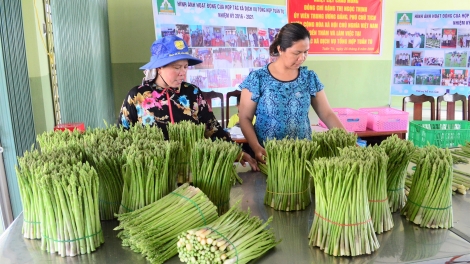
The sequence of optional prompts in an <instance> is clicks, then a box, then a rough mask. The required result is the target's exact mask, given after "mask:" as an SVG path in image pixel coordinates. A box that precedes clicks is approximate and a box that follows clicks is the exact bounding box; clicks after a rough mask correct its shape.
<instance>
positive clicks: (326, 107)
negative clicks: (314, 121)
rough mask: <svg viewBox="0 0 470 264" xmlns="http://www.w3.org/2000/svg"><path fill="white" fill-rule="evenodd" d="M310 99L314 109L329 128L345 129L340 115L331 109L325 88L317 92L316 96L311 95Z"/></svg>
mask: <svg viewBox="0 0 470 264" xmlns="http://www.w3.org/2000/svg"><path fill="white" fill-rule="evenodd" d="M310 101H311V102H310V103H311V104H312V107H313V110H315V112H316V113H317V115H318V117H319V118H320V119H321V121H323V123H325V125H326V126H327V127H328V128H329V129H331V128H334V127H337V128H342V129H345V128H344V126H343V124H342V123H341V121H339V118H338V116H337V115H336V114H335V113H334V112H333V110H332V109H331V107H330V103H328V99H327V98H326V94H325V91H324V90H321V91H319V92H317V93H316V95H315V96H312V97H311V99H310Z"/></svg>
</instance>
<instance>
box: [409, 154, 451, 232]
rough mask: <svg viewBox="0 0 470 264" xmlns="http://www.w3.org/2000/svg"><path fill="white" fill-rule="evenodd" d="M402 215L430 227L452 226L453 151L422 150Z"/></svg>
mask: <svg viewBox="0 0 470 264" xmlns="http://www.w3.org/2000/svg"><path fill="white" fill-rule="evenodd" d="M420 155H421V156H420V157H419V159H418V163H417V164H416V171H415V173H414V174H413V180H412V183H411V188H410V193H409V195H408V201H407V202H406V204H405V207H403V209H402V212H401V213H402V215H405V216H406V218H407V219H409V220H410V221H412V222H413V223H415V224H417V225H420V226H421V227H427V228H450V227H452V218H453V215H452V154H451V153H450V151H449V150H448V149H439V148H437V147H436V146H427V147H425V148H424V149H423V151H421V152H420Z"/></svg>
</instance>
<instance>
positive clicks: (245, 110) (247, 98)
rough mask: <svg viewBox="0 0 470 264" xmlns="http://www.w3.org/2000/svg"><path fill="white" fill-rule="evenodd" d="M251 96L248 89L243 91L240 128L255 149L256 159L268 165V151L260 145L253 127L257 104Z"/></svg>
mask: <svg viewBox="0 0 470 264" xmlns="http://www.w3.org/2000/svg"><path fill="white" fill-rule="evenodd" d="M251 95H252V93H251V92H250V91H248V89H243V90H242V94H241V98H240V106H239V111H238V118H239V119H240V120H239V123H240V128H241V129H242V133H243V135H244V136H245V138H246V139H247V141H248V144H249V145H250V147H251V149H253V151H254V153H255V158H256V159H257V160H258V161H259V162H261V163H266V162H265V160H264V156H266V150H265V149H264V148H263V147H262V146H261V144H259V142H258V138H257V137H256V134H255V129H254V127H253V117H254V115H255V110H256V106H257V104H256V103H255V102H253V101H252V100H251Z"/></svg>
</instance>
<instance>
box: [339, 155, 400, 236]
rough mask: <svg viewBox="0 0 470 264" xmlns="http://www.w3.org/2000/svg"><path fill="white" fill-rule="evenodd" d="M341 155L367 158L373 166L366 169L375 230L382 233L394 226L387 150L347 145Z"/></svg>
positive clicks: (358, 158) (352, 157)
mask: <svg viewBox="0 0 470 264" xmlns="http://www.w3.org/2000/svg"><path fill="white" fill-rule="evenodd" d="M341 156H342V157H345V158H351V159H356V160H367V161H369V162H370V163H371V166H370V167H369V168H368V170H366V171H365V172H364V173H365V177H366V178H367V196H368V199H369V210H370V214H371V216H372V222H373V224H374V230H375V232H376V233H377V234H381V233H383V232H386V231H388V230H390V229H392V228H393V218H392V213H391V212H390V207H389V205H388V198H387V162H388V157H387V155H386V154H385V151H384V150H383V149H382V148H380V147H378V146H374V147H370V146H369V147H366V148H358V147H347V148H344V149H342V150H341Z"/></svg>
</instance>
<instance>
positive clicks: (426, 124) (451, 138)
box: [408, 120, 470, 148]
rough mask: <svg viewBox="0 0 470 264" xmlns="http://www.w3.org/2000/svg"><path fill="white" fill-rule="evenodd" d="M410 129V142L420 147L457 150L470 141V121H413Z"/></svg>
mask: <svg viewBox="0 0 470 264" xmlns="http://www.w3.org/2000/svg"><path fill="white" fill-rule="evenodd" d="M409 128H410V129H409V134H408V140H410V141H412V142H413V144H414V145H415V146H418V147H424V146H427V145H428V144H430V145H434V146H437V147H439V148H456V147H459V146H460V145H464V144H465V142H466V141H470V122H469V121H457V120H452V121H451V120H448V121H411V122H410V127H409Z"/></svg>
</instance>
